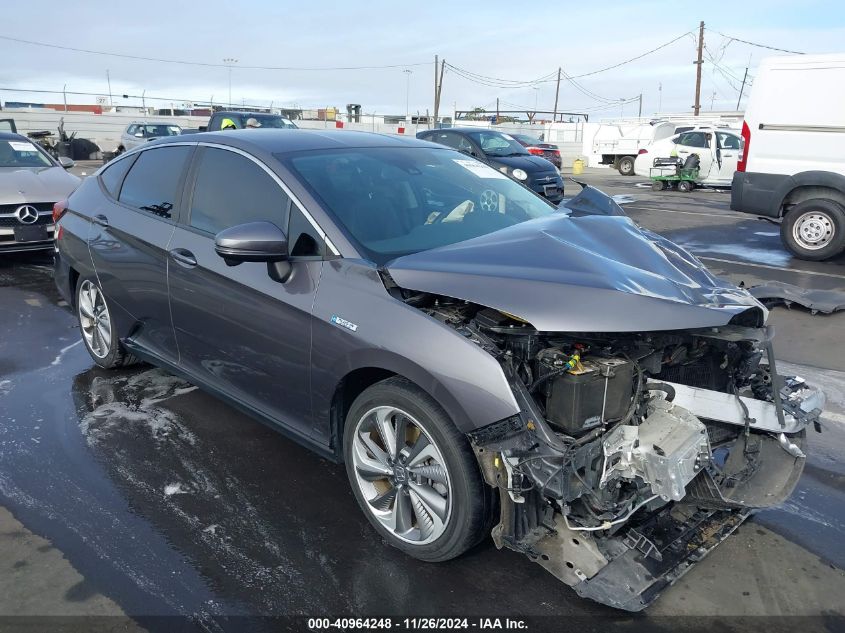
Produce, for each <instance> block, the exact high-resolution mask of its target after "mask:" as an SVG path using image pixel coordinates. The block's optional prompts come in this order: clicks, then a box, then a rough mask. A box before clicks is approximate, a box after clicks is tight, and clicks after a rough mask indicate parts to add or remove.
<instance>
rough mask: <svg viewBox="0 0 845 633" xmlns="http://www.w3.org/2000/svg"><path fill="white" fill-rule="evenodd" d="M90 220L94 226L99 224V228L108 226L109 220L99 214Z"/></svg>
mask: <svg viewBox="0 0 845 633" xmlns="http://www.w3.org/2000/svg"><path fill="white" fill-rule="evenodd" d="M91 219H92V220H93V221H94V224H99V225H100V226H108V225H109V219H108V218H107V217H106V216H104V215H103V214H101V213H100V214H97V215H95V216H94V217H93V218H91Z"/></svg>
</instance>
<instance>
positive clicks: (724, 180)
mask: <svg viewBox="0 0 845 633" xmlns="http://www.w3.org/2000/svg"><path fill="white" fill-rule="evenodd" d="M739 147H740V136H739V133H738V132H735V131H734V130H731V129H728V128H721V127H718V128H717V127H712V126H701V127H695V128H693V129H691V130H688V131H685V132H681V133H680V134H676V135H675V136H671V137H669V138H665V139H662V140H659V141H655V142H654V143H652V144H651V145H649V146H648V147H644V148H643V149H641V150H640V153H639V154H638V155H637V159H636V160H635V161H634V173H635V174H636V175H637V176H642V177H644V178H648V176H649V175H650V172H651V168H652V166H653V165H654V159H655V158H670V157H673V156H677V157H678V158H686V157H687V156H689V155H690V154H697V155H698V159H699V161H700V162H699V179H698V181H697V182H698V183H699V184H702V185H711V186H724V187H730V186H731V182H732V180H733V175H734V172H735V171H736V166H737V161H738V160H739Z"/></svg>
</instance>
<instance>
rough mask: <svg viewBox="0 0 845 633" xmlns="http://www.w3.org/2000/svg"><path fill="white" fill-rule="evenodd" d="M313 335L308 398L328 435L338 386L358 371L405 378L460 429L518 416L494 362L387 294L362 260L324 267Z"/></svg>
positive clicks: (462, 338)
mask: <svg viewBox="0 0 845 633" xmlns="http://www.w3.org/2000/svg"><path fill="white" fill-rule="evenodd" d="M332 317H336V318H335V319H334V320H333V319H332ZM338 318H339V319H338ZM340 323H342V324H340ZM353 328H354V330H353ZM312 336H313V339H312V340H313V344H312V354H311V393H312V398H313V400H312V402H313V410H314V414H315V422H316V427H317V428H316V430H317V432H318V433H323V432H324V433H326V434H327V435H328V434H329V433H330V408H331V400H332V396H333V394H334V392H335V389H336V388H337V386H338V384H340V382H341V381H342V380H343V378H344V377H345V376H346V375H348V374H349V373H350V372H352V371H355V370H356V369H362V368H378V369H384V370H387V371H390V372H392V373H395V374H399V375H401V376H404V377H405V378H407V379H409V380H411V381H412V382H414V383H415V384H417V385H418V386H419V387H420V388H422V389H424V390H425V391H426V392H428V393H429V394H430V395H431V396H432V397H433V398H434V399H435V400H437V402H439V403H440V405H441V406H442V407H443V408H444V409H445V411H446V413H447V414H448V415H449V416H450V417H451V418H452V420H453V421H454V422H455V425H456V426H457V427H458V429H460V430H461V431H463V432H469V431H472V430H473V429H476V428H479V427H482V426H485V425H487V424H490V423H491V422H495V421H497V420H501V419H503V418H506V417H510V416H512V415H515V414H517V413H519V406H518V405H517V402H516V400H515V398H514V395H513V392H512V391H511V388H510V385H509V384H508V381H507V379H506V377H505V374H504V372H503V370H502V367H501V365H499V363H498V361H496V359H494V358H493V357H492V356H490V354H488V353H487V352H485V351H484V350H483V349H481V348H480V347H478V346H477V345H476V344H474V343H472V342H471V341H469V340H468V339H466V338H464V337H463V336H461V335H460V334H458V333H457V332H456V331H455V330H453V329H451V328H450V327H448V326H446V325H444V324H442V323H440V322H439V321H437V320H435V319H433V318H431V317H429V316H428V315H426V314H425V313H423V312H421V311H420V310H417V309H416V308H413V307H411V306H409V305H407V304H405V303H404V302H402V301H399V300H397V299H395V298H393V297H391V296H390V295H389V294H388V292H387V290H386V289H385V287H384V284H383V283H382V281H381V278H380V276H379V273H378V271H377V270H376V269H375V267H374V266H372V265H371V264H369V263H368V262H363V261H361V260H347V259H339V260H334V261H331V262H326V265H325V266H324V267H323V274H322V278H321V280H320V287H319V289H318V291H317V297H316V301H315V304H314V310H313V330H312Z"/></svg>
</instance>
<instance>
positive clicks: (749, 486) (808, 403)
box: [411, 295, 824, 611]
mask: <svg viewBox="0 0 845 633" xmlns="http://www.w3.org/2000/svg"><path fill="white" fill-rule="evenodd" d="M411 302H412V303H416V304H417V307H419V308H420V309H422V310H424V311H426V312H427V313H429V314H430V315H431V316H433V317H435V318H437V319H439V320H441V321H443V322H444V323H446V324H448V325H450V326H451V327H453V328H455V329H456V330H457V331H458V332H460V333H461V334H463V335H464V336H466V337H467V338H469V339H470V340H472V341H473V342H474V343H476V344H477V345H480V346H482V347H483V348H484V349H486V350H487V351H488V352H489V353H490V354H492V355H493V356H494V357H496V358H497V359H498V360H499V362H500V363H501V365H502V368H503V370H504V372H505V375H506V376H507V378H508V381H509V383H510V385H511V388H512V390H513V392H514V395H515V397H516V400H517V402H518V403H519V405H520V409H521V413H520V414H519V415H517V416H514V417H512V418H509V419H506V420H501V421H499V422H496V423H494V424H491V425H489V426H486V427H483V428H481V429H478V430H476V431H475V432H473V433H471V434H470V439H471V442H472V446H473V449H474V451H475V453H476V456H477V458H478V461H479V464H480V465H481V469H482V471H483V474H484V478H485V480H486V482H487V483H488V484H489V485H491V486H494V487H496V488H498V490H499V493H500V499H501V517H500V521H499V524H498V525H497V526H496V527H495V528H494V530H493V538H494V541H495V543H496V545H497V546H498V547H500V548H501V547H507V548H510V549H513V550H516V551H519V552H522V553H524V554H525V555H527V556H528V557H529V558H530V559H531V560H533V561H535V562H537V563H539V564H540V565H542V566H543V567H545V568H546V569H547V570H548V571H550V572H551V573H552V574H554V575H555V576H556V577H557V578H559V579H560V580H562V581H563V582H565V583H566V584H568V585H570V586H572V587H573V588H574V589H575V591H576V592H577V593H578V594H579V595H581V596H584V597H588V598H591V599H593V600H596V601H598V602H601V603H604V604H608V605H611V606H613V607H617V608H620V609H626V610H631V611H637V610H640V609H643V608H644V607H645V606H647V605H648V604H649V603H651V602H652V601H653V600H654V599H655V598H656V597H657V595H658V594H659V593H660V591H661V590H662V589H664V588H665V587H666V586H668V585H670V584H671V583H673V582H674V581H675V580H677V579H678V578H679V577H680V576H681V575H683V574H684V573H685V572H686V571H687V570H688V569H689V568H690V567H691V566H692V565H693V564H694V563H696V562H697V561H698V560H700V559H701V558H702V557H703V556H704V555H705V554H707V552H709V551H710V550H711V549H712V548H713V547H715V546H716V545H718V544H719V543H720V542H721V541H722V540H723V539H724V538H726V537H727V536H728V535H729V534H730V533H731V532H732V531H733V530H735V529H736V528H737V527H738V526H739V525H740V524H741V523H742V521H743V520H744V519H745V518H746V517H747V516H748V515H749V513H750V512H751V511H752V510H754V509H756V508H764V507H769V506H772V505H776V504H778V503H781V502H782V501H783V500H785V499H786V498H787V497H788V496H789V494H790V493H791V492H792V490H793V488H794V487H795V484H796V483H797V480H798V478H799V476H800V474H801V471H802V469H803V466H804V453H803V450H804V440H805V434H806V427H807V426H808V425H809V424H811V423H814V424H815V425H816V428H817V430H818V418H819V415H820V413H821V409H822V407H823V405H824V398H823V395H822V394H821V392H820V391H818V390H815V389H812V388H810V387H809V386H807V385H806V384H805V383H804V382H803V380H801V379H800V378H795V377H788V378H787V377H782V376H779V375H778V374H777V372H776V368H775V364H774V358H773V355H772V351H771V341H770V332H769V330H768V329H766V328H758V327H745V326H742V325H727V326H723V327H717V328H704V329H698V330H680V331H679V330H673V331H667V332H643V333H623V334H605V333H580V334H576V333H566V334H556V333H547V332H538V331H536V330H535V329H534V328H533V327H532V326H531V325H530V324H528V323H526V322H524V321H521V320H520V319H519V318H518V317H516V316H513V315H509V314H505V313H502V312H498V311H496V310H493V309H489V308H481V307H479V306H476V305H473V304H470V303H466V302H459V301H452V300H448V299H443V298H433V297H431V296H430V295H429V296H419V297H416V298H414V299H413V300H412V301H411ZM746 322H747V321H746Z"/></svg>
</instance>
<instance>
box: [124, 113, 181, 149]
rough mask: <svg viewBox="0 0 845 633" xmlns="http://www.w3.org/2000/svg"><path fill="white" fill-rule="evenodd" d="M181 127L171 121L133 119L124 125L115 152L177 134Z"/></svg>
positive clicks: (179, 132)
mask: <svg viewBox="0 0 845 633" xmlns="http://www.w3.org/2000/svg"><path fill="white" fill-rule="evenodd" d="M181 133H182V128H181V127H179V126H178V125H173V124H172V123H167V122H160V121H135V122H133V123H130V124H129V125H127V126H126V129H125V130H123V134H121V135H120V143H119V144H118V146H117V153H118V154H122V153H123V152H127V151H129V150H130V149H135V148H136V147H138V146H139V145H143V144H144V143H147V142H149V141H152V140H153V139H156V138H161V137H163V136H164V137H167V136H179V135H180V134H181Z"/></svg>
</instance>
